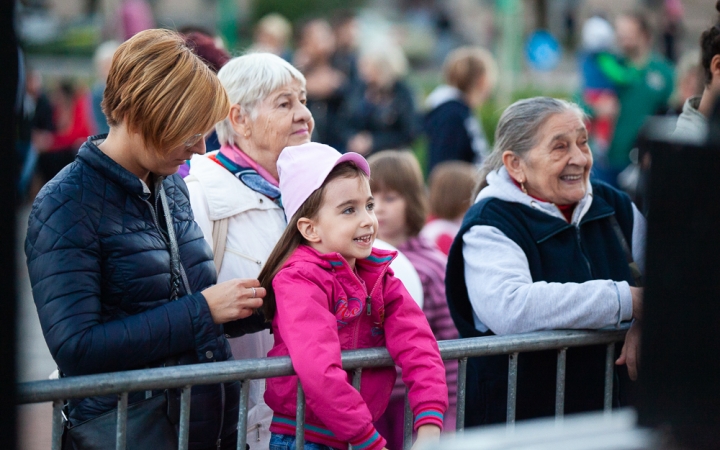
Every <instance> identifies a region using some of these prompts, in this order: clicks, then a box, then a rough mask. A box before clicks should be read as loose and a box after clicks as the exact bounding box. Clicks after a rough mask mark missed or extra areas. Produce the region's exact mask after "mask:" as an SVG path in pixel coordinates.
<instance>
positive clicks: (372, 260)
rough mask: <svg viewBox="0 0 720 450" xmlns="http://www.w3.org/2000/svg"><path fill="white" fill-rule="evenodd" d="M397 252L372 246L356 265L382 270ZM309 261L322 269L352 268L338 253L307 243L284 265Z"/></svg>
mask: <svg viewBox="0 0 720 450" xmlns="http://www.w3.org/2000/svg"><path fill="white" fill-rule="evenodd" d="M397 254H398V252H396V251H393V250H381V249H379V248H375V247H373V249H372V253H370V256H368V257H367V258H365V259H358V260H357V261H356V263H355V264H356V266H357V267H358V268H363V269H365V270H367V271H368V272H377V273H380V272H382V271H383V270H384V269H385V268H386V267H388V268H389V266H390V263H391V262H392V261H393V260H394V259H395V258H396V257H397ZM303 262H304V263H311V264H316V265H318V266H320V267H322V268H324V269H332V268H337V267H341V266H344V267H347V269H348V270H351V271H352V269H351V268H350V266H349V265H348V262H347V261H346V260H345V258H343V256H342V255H341V254H340V253H320V252H319V251H317V250H315V249H314V248H312V247H310V246H309V245H304V244H303V245H301V246H300V247H298V249H297V250H296V251H295V252H294V253H293V254H292V255H291V256H290V258H288V260H287V261H286V262H285V264H284V266H286V267H287V266H290V265H293V264H296V263H303Z"/></svg>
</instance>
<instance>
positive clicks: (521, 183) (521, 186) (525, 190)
mask: <svg viewBox="0 0 720 450" xmlns="http://www.w3.org/2000/svg"><path fill="white" fill-rule="evenodd" d="M520 189H522V191H523V194H525V195H527V189H525V182H524V181H521V182H520Z"/></svg>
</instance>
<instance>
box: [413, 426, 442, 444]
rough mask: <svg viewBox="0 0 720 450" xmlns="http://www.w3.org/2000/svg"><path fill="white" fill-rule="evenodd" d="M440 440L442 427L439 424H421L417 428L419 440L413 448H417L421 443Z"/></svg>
mask: <svg viewBox="0 0 720 450" xmlns="http://www.w3.org/2000/svg"><path fill="white" fill-rule="evenodd" d="M439 440H440V427H438V426H437V425H430V424H428V425H420V427H419V428H418V430H417V440H416V441H415V444H413V446H412V448H413V450H415V449H416V448H418V446H419V445H422V444H425V443H427V442H438V441H439Z"/></svg>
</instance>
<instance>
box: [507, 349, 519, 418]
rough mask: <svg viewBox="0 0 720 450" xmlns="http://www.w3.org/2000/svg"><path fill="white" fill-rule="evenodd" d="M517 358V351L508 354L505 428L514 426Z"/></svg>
mask: <svg viewBox="0 0 720 450" xmlns="http://www.w3.org/2000/svg"><path fill="white" fill-rule="evenodd" d="M517 360H518V353H517V352H515V353H511V354H510V355H508V394H507V428H508V429H509V430H512V429H514V428H515V407H516V401H517Z"/></svg>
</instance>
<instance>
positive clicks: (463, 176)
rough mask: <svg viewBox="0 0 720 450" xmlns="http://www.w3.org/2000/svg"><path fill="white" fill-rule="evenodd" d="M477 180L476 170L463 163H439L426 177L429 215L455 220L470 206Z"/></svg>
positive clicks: (472, 166) (467, 163)
mask: <svg viewBox="0 0 720 450" xmlns="http://www.w3.org/2000/svg"><path fill="white" fill-rule="evenodd" d="M477 179H478V168H477V166H475V165H474V164H470V163H469V162H465V161H445V162H441V163H440V164H438V165H437V166H435V168H433V170H432V172H430V177H428V185H429V189H430V214H431V215H433V216H435V217H437V218H439V219H446V220H457V219H458V218H459V217H462V216H463V215H464V214H465V212H467V210H468V209H469V208H470V206H471V205H472V200H473V199H472V193H473V190H474V189H475V185H476V184H477V181H478V180H477Z"/></svg>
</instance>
